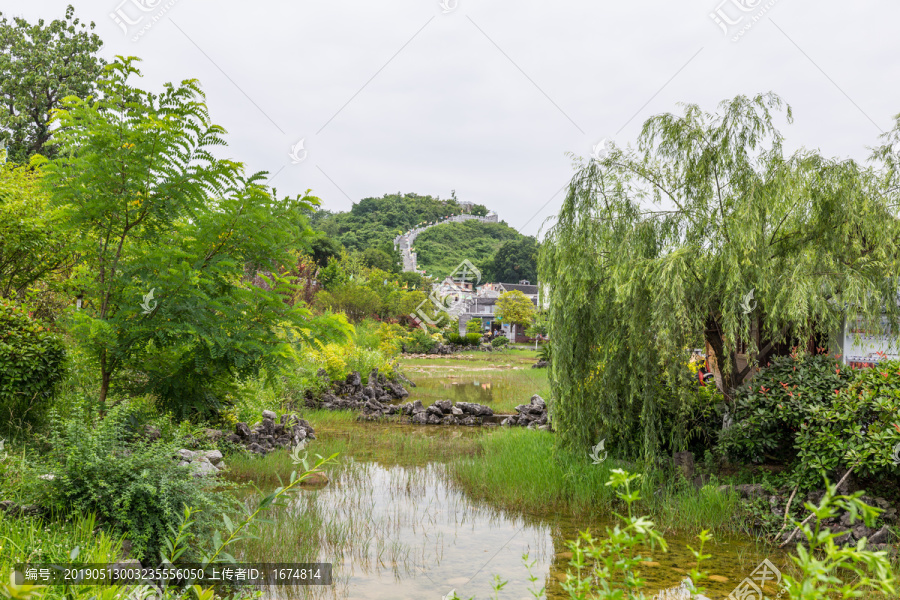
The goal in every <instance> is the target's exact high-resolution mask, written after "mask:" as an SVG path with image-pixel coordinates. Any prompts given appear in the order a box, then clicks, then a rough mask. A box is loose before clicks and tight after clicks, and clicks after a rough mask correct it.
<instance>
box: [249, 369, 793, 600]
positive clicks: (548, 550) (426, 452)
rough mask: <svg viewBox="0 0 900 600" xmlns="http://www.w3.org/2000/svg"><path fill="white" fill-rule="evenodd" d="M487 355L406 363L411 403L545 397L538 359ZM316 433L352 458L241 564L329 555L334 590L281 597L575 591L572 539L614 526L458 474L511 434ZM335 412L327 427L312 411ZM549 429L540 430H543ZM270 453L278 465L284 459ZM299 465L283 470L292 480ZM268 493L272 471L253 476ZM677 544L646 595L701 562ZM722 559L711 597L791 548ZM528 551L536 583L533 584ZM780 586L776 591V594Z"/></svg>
mask: <svg viewBox="0 0 900 600" xmlns="http://www.w3.org/2000/svg"><path fill="white" fill-rule="evenodd" d="M491 360H494V361H498V360H500V364H499V365H497V364H494V365H491V364H490V363H488V362H487V359H481V358H480V357H476V359H472V360H469V361H468V362H463V361H460V360H457V361H449V360H435V361H431V362H428V361H409V363H411V364H407V365H405V367H404V372H405V373H407V374H408V375H409V376H410V377H411V378H412V379H413V380H414V381H415V382H416V384H417V387H415V388H411V389H410V391H411V395H410V398H409V400H411V401H414V400H417V399H418V400H422V402H423V404H425V405H428V404H431V403H432V402H434V401H435V400H443V399H450V400H453V401H454V402H459V401H465V402H478V403H481V404H486V405H488V406H492V407H493V408H494V410H495V412H504V411H506V412H512V410H513V408H514V406H515V405H516V404H520V403H523V402H527V401H528V399H529V398H530V397H531V395H532V394H534V393H540V394H541V395H542V396H544V397H547V396H548V387H549V386H548V384H547V376H546V370H538V369H530V368H528V365H529V364H530V363H531V362H533V360H534V359H533V358H530V360H528V361H526V360H519V359H515V360H509V359H505V362H504V361H503V360H504V359H498V357H493V358H492V359H491ZM310 418H311V419H313V421H314V424H315V425H316V428H317V429H316V431H317V437H318V439H317V440H316V441H315V442H313V444H312V445H311V446H310V450H311V451H313V452H318V453H321V454H324V455H328V454H331V453H332V452H339V453H340V455H341V459H340V460H341V465H340V466H339V467H338V468H335V469H333V470H331V471H329V475H330V477H331V478H332V481H331V482H330V483H329V484H328V485H327V486H325V487H324V488H321V489H318V490H304V491H303V492H301V493H300V495H299V496H298V497H296V498H295V499H294V500H293V501H292V504H291V506H290V508H289V509H288V510H284V511H282V512H280V513H278V514H276V515H275V518H274V524H273V525H272V527H271V528H270V529H269V530H268V533H267V534H266V535H265V536H264V537H263V539H261V540H258V541H256V542H254V543H252V544H249V545H247V546H245V547H244V550H243V552H242V559H246V560H252V561H255V562H299V561H301V560H318V561H321V562H329V563H332V564H333V574H334V585H333V586H329V587H306V588H304V587H293V588H288V587H282V588H274V587H272V588H268V589H267V590H265V592H264V593H265V597H272V598H292V599H293V598H304V599H310V600H313V599H316V600H317V599H325V598H353V599H354V600H403V599H409V600H423V599H424V600H427V599H431V598H433V599H434V600H439V599H441V598H442V597H444V596H445V595H446V594H448V593H449V592H450V591H451V590H456V592H457V593H458V594H459V596H460V598H470V597H472V596H474V597H476V598H478V599H485V598H492V597H493V589H492V581H493V579H494V576H495V575H498V576H500V578H501V579H502V580H504V581H508V583H507V585H506V587H505V588H504V589H503V591H502V592H501V593H500V598H502V599H512V600H518V599H520V598H533V597H534V596H533V595H532V594H531V592H530V590H531V589H540V588H541V587H545V588H546V598H548V599H550V600H561V599H563V598H567V597H568V596H567V594H566V593H565V592H563V590H562V588H561V586H560V580H561V579H564V578H565V572H566V570H567V569H568V568H569V565H568V561H569V558H570V556H569V555H567V554H566V553H567V552H568V548H567V547H566V542H567V541H568V540H573V539H575V538H576V537H577V536H578V534H579V532H580V531H583V530H585V529H590V530H591V531H592V532H593V533H594V534H595V536H600V535H602V533H603V531H605V528H606V527H608V526H611V525H612V522H610V521H605V520H602V519H594V520H588V521H587V522H586V521H585V519H583V518H577V519H576V518H573V517H572V516H571V515H567V514H560V513H558V512H555V513H554V512H549V511H545V512H544V513H539V514H526V513H523V512H521V511H519V512H516V511H509V510H502V509H499V508H497V507H494V506H491V505H490V504H487V503H485V502H484V501H481V500H475V499H472V498H470V497H469V496H468V495H467V494H466V493H465V492H464V491H463V490H462V489H460V488H459V487H458V486H457V485H456V484H455V483H454V480H453V477H452V473H451V467H450V466H448V465H449V461H451V460H452V457H453V452H454V451H456V450H457V449H458V448H459V447H460V446H462V445H463V444H460V441H461V440H462V441H465V440H468V441H469V442H473V441H475V440H477V438H478V436H482V435H502V434H503V432H502V431H497V430H496V429H491V430H489V429H488V428H466V427H448V426H442V427H428V426H418V427H417V426H408V425H399V424H396V423H356V422H355V416H354V415H352V414H344V415H339V414H338V413H329V414H327V415H319V416H318V417H316V416H310ZM316 418H320V419H324V422H323V423H321V424H320V423H316V422H315V419H316ZM534 433H535V435H540V432H534ZM265 460H266V461H270V460H271V461H277V460H279V459H278V457H276V456H271V457H267V458H266V459H265ZM289 470H290V465H289V464H288V465H286V466H285V467H284V469H283V471H282V472H280V475H281V476H282V477H286V476H287V474H288V473H289ZM247 476H248V477H250V478H254V479H259V483H260V485H261V486H262V487H263V488H266V487H269V488H270V489H271V487H274V485H273V484H272V481H271V479H265V478H262V476H259V477H257V476H255V475H253V473H252V472H249V473H247ZM665 537H666V540H667V542H668V543H669V552H668V553H665V554H663V553H660V552H658V551H657V552H654V553H653V554H652V555H653V560H654V561H655V562H653V563H649V564H648V565H647V566H646V568H644V569H643V570H642V576H643V577H644V578H645V579H646V580H647V592H648V597H651V596H652V594H654V593H656V592H658V591H659V590H665V589H669V588H673V587H677V586H678V585H679V584H680V582H681V581H682V580H683V579H684V578H685V577H686V575H687V572H688V570H689V569H690V568H691V567H692V566H694V558H693V555H692V554H691V553H690V551H689V550H688V548H687V546H688V545H691V546H694V547H696V545H697V543H698V541H697V540H696V538H689V537H687V536H678V535H668V534H667V535H666V536H665ZM704 551H705V553H707V554H710V555H712V558H711V559H709V560H708V561H705V562H704V564H703V569H704V570H705V571H708V572H709V573H710V574H711V575H713V576H714V580H712V581H707V582H705V583H704V586H705V587H706V588H707V592H706V594H707V596H708V597H709V598H712V599H716V598H726V597H727V596H728V594H729V593H730V592H731V591H732V590H734V589H735V587H736V586H737V585H738V584H739V583H741V581H742V580H743V579H744V578H745V577H748V576H749V575H750V574H751V573H752V572H753V571H754V570H755V569H756V568H757V566H758V565H759V564H760V563H761V562H762V561H763V559H766V558H768V559H769V560H771V561H772V563H773V564H774V565H776V566H777V567H778V568H781V567H783V566H786V565H787V563H788V558H787V556H786V555H785V554H782V553H778V552H774V551H772V550H771V548H767V547H765V546H764V545H762V544H757V543H756V542H755V541H754V540H752V539H747V538H739V537H734V536H731V537H723V536H719V537H718V538H717V539H716V540H715V541H714V542H712V543H710V544H709V545H708V546H707V547H706V548H705V549H704ZM526 554H527V556H528V562H529V564H530V565H531V572H532V573H533V575H534V576H535V577H536V578H537V579H536V583H530V582H529V579H528V578H529V570H528V568H526V564H525V562H524V560H523V555H526ZM768 591H770V592H771V596H772V597H774V595H775V591H774V590H771V589H770V590H768Z"/></svg>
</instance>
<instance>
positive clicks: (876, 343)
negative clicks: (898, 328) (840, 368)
mask: <svg viewBox="0 0 900 600" xmlns="http://www.w3.org/2000/svg"><path fill="white" fill-rule="evenodd" d="M873 325H874V324H867V323H866V321H865V319H862V318H859V319H857V320H856V321H855V322H854V321H845V325H844V337H843V344H842V349H843V360H844V363H845V364H848V365H850V366H852V367H871V366H873V365H874V364H875V363H878V362H881V361H883V360H897V359H900V340H898V337H897V334H895V333H893V332H892V331H891V326H890V324H889V323H888V319H887V317H881V323H880V324H879V325H876V326H874V327H873Z"/></svg>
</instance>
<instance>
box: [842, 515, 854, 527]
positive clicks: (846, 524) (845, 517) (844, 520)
mask: <svg viewBox="0 0 900 600" xmlns="http://www.w3.org/2000/svg"><path fill="white" fill-rule="evenodd" d="M851 524H852V521H850V513H849V512H845V513H844V514H842V515H841V525H843V526H844V527H850V525H851Z"/></svg>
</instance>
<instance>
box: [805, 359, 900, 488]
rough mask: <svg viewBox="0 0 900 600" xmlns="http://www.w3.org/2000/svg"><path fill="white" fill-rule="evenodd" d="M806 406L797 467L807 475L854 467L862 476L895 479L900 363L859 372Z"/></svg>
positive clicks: (899, 441) (899, 472)
mask: <svg viewBox="0 0 900 600" xmlns="http://www.w3.org/2000/svg"><path fill="white" fill-rule="evenodd" d="M808 410H809V420H808V423H804V424H802V425H801V427H800V428H799V431H798V433H797V447H798V449H799V454H798V459H799V466H800V467H801V469H802V470H803V472H804V473H805V474H806V475H807V476H808V477H810V478H811V477H814V476H815V474H816V473H817V472H819V471H822V470H824V471H826V472H832V471H834V470H836V469H838V468H845V467H850V466H853V467H854V471H855V472H856V473H858V474H860V475H863V476H875V477H881V478H883V479H884V480H885V481H888V482H896V481H897V478H898V476H900V465H896V464H894V459H893V456H892V454H893V448H895V447H897V445H898V444H900V418H898V416H900V362H898V361H885V362H879V363H876V365H875V366H874V367H872V368H869V369H858V370H855V371H854V372H853V375H852V380H851V381H850V384H849V385H848V386H847V387H846V388H844V389H840V390H839V393H838V394H835V393H834V391H832V393H831V396H830V397H829V401H828V402H822V403H821V404H813V405H812V406H810V407H809V408H808Z"/></svg>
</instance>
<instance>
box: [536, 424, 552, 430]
mask: <svg viewBox="0 0 900 600" xmlns="http://www.w3.org/2000/svg"><path fill="white" fill-rule="evenodd" d="M538 430H540V431H550V426H549V425H541V426H540V427H538Z"/></svg>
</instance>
